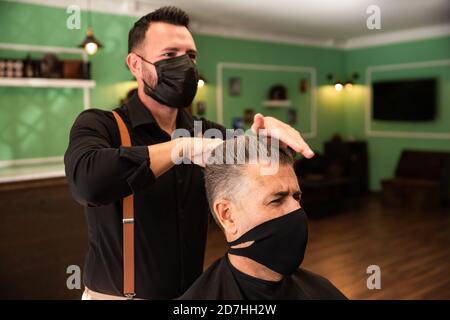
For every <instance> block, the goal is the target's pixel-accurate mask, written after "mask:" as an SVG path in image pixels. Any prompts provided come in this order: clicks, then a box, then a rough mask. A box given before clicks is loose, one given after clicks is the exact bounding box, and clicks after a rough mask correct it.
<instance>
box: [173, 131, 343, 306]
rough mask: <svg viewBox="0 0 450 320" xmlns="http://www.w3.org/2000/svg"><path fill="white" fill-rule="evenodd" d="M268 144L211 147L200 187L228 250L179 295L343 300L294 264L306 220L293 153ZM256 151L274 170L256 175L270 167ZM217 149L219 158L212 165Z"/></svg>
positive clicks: (249, 140)
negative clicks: (223, 236) (201, 186)
mask: <svg viewBox="0 0 450 320" xmlns="http://www.w3.org/2000/svg"><path fill="white" fill-rule="evenodd" d="M274 145H275V143H273V142H272V145H271V146H268V147H267V146H266V145H265V143H262V142H261V141H259V140H258V139H257V138H256V137H249V136H240V137H238V138H235V139H233V140H226V141H224V143H223V144H220V145H219V146H218V147H216V148H215V149H214V151H213V153H212V156H211V158H210V159H208V161H207V164H206V166H205V185H206V192H207V196H208V200H209V204H210V207H211V211H212V213H213V216H214V218H215V220H216V222H217V223H218V224H219V226H220V227H221V228H222V230H223V232H224V233H225V237H226V239H227V241H228V244H229V246H230V248H229V250H228V252H227V254H225V255H224V256H223V257H222V258H220V259H219V260H217V261H216V262H214V263H213V264H212V265H211V267H210V268H209V269H208V270H206V271H205V272H204V273H203V274H202V275H201V276H200V277H199V278H198V279H197V280H196V281H195V282H194V284H193V285H192V286H191V288H190V289H188V290H187V291H186V292H185V293H184V295H182V296H181V297H180V299H218V300H220V299H248V300H255V299H346V297H345V296H344V295H343V294H342V293H341V292H340V291H339V290H338V289H337V288H336V287H334V286H333V285H332V284H331V283H330V282H329V281H328V280H327V279H325V278H323V277H321V276H319V275H316V274H314V273H312V272H309V271H307V270H305V269H302V268H299V266H300V264H301V262H302V260H303V256H304V253H305V249H306V242H307V238H308V229H307V218H306V214H305V212H304V210H303V209H302V208H301V206H300V194H301V192H300V189H299V186H298V182H297V178H296V175H295V173H294V170H293V167H292V164H293V158H292V155H291V154H290V152H289V151H288V150H286V149H283V148H278V147H275V146H274ZM252 150H253V152H252ZM255 150H256V151H257V152H254V151H255ZM262 154H265V155H269V157H266V158H270V159H271V161H270V165H273V161H272V159H276V162H277V163H276V164H277V170H275V171H272V173H271V174H261V173H262V172H264V170H263V169H267V168H266V167H267V166H268V165H269V163H268V162H267V161H260V160H261V157H260V155H262ZM217 155H221V159H226V163H225V160H224V161H219V162H221V163H211V161H212V160H211V159H214V158H215V157H217ZM230 159H234V161H232V162H233V164H231V162H230V161H229V160H230ZM208 163H210V164H208ZM266 172H269V170H266Z"/></svg>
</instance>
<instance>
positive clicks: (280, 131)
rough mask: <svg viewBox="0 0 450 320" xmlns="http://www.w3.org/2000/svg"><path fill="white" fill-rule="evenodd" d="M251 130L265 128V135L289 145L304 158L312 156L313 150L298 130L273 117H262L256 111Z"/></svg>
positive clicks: (256, 130)
mask: <svg viewBox="0 0 450 320" xmlns="http://www.w3.org/2000/svg"><path fill="white" fill-rule="evenodd" d="M251 129H252V131H253V132H254V133H255V134H258V130H260V129H266V131H267V135H268V136H272V137H274V138H277V139H278V140H280V142H282V143H285V144H286V145H288V146H289V147H291V148H292V149H293V150H294V151H296V152H299V153H301V154H302V155H303V156H304V157H306V158H312V157H313V156H314V152H313V151H312V150H311V148H310V147H309V146H308V144H307V143H306V142H305V140H303V138H302V136H301V135H300V132H298V131H297V130H295V129H294V128H292V127H291V126H290V125H288V124H286V123H284V122H282V121H280V120H278V119H275V118H273V117H264V116H263V115H262V114H260V113H257V114H255V117H254V119H253V124H252V128H251Z"/></svg>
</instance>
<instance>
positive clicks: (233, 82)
mask: <svg viewBox="0 0 450 320" xmlns="http://www.w3.org/2000/svg"><path fill="white" fill-rule="evenodd" d="M228 94H229V95H230V96H238V95H240V94H241V78H239V77H231V78H230V80H229V81H228Z"/></svg>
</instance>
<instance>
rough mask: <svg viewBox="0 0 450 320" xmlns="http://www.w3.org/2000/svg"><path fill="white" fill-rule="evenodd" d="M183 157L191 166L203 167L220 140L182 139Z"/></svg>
mask: <svg viewBox="0 0 450 320" xmlns="http://www.w3.org/2000/svg"><path fill="white" fill-rule="evenodd" d="M183 139H184V142H183V143H184V156H186V157H188V158H189V159H190V160H191V162H192V163H193V164H196V165H198V166H201V167H204V166H205V162H206V160H207V159H208V158H209V156H210V155H211V153H212V151H213V150H214V149H215V148H216V147H217V146H218V145H219V144H221V143H223V140H222V139H207V138H201V137H196V138H183Z"/></svg>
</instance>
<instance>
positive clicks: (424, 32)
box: [7, 0, 450, 50]
mask: <svg viewBox="0 0 450 320" xmlns="http://www.w3.org/2000/svg"><path fill="white" fill-rule="evenodd" d="M7 1H9V2H12V1H13V0H7ZM14 2H21V3H28V4H35V5H41V6H48V7H56V8H64V9H65V8H67V7H68V6H69V5H74V4H75V5H79V6H80V8H81V9H82V10H87V1H86V0H14ZM161 5H162V4H161V3H159V4H158V3H156V4H152V3H148V2H144V1H140V0H134V1H126V2H123V3H122V2H115V1H111V0H95V1H92V3H91V10H92V11H94V12H101V13H107V14H116V15H122V16H131V17H141V16H143V15H145V14H147V13H148V12H150V11H152V10H155V9H157V8H158V7H160V6H161ZM191 31H192V32H193V33H194V34H195V33H198V34H205V35H212V36H219V37H226V38H236V39H245V40H255V41H262V42H268V43H284V44H292V45H304V46H312V47H321V48H334V49H342V50H351V49H358V48H366V47H373V46H380V45H385V44H393V43H399V42H408V41H415V40H424V39H431V38H437V37H442V36H450V24H441V25H431V26H425V27H419V28H410V29H405V30H397V31H387V32H386V31H385V30H383V31H380V30H372V31H371V33H372V34H371V35H367V36H360V37H350V38H347V39H344V40H342V41H337V40H336V39H333V38H327V39H324V38H313V37H302V36H293V35H286V34H284V33H274V32H270V31H261V30H249V29H245V28H239V27H230V26H220V25H217V24H204V23H199V22H198V21H195V20H192V21H191Z"/></svg>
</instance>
